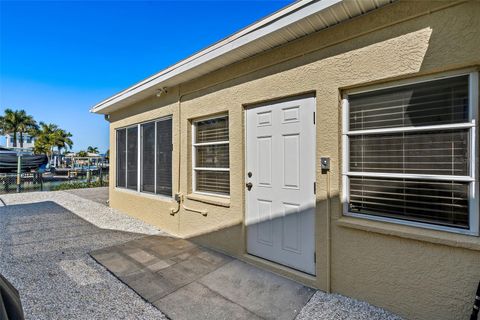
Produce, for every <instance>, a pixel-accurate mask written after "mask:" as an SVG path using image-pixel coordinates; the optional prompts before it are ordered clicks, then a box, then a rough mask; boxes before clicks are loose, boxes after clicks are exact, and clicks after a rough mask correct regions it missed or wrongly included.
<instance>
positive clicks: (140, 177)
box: [115, 115, 173, 200]
mask: <svg viewBox="0 0 480 320" xmlns="http://www.w3.org/2000/svg"><path fill="white" fill-rule="evenodd" d="M169 119H171V120H172V122H173V116H172V115H167V116H164V117H161V118H157V119H153V120H148V121H143V122H140V123H136V124H132V125H128V126H124V127H119V128H115V148H116V150H115V152H116V154H115V157H117V156H118V139H117V138H116V137H117V134H118V131H119V130H124V129H125V130H126V134H125V145H127V141H128V129H131V128H134V127H136V128H137V189H136V190H133V189H129V188H128V187H127V186H128V181H127V171H128V163H127V162H126V161H127V157H128V152H125V164H126V166H125V187H123V186H118V185H117V179H118V168H117V160H116V159H115V189H120V190H122V191H128V192H133V193H138V194H142V195H149V196H153V197H157V198H165V199H168V200H171V199H172V198H173V184H172V195H170V196H167V195H164V194H157V193H156V191H157V123H158V122H160V121H164V120H169ZM152 122H153V123H154V124H155V139H154V143H155V148H154V184H155V185H154V192H149V191H144V190H142V184H143V131H142V125H143V124H147V123H152ZM172 130H173V123H172ZM172 144H173V132H172ZM172 153H173V150H172ZM172 171H173V165H172ZM172 179H173V174H172Z"/></svg>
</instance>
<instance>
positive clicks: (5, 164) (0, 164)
mask: <svg viewBox="0 0 480 320" xmlns="http://www.w3.org/2000/svg"><path fill="white" fill-rule="evenodd" d="M19 156H20V157H21V165H22V172H29V171H32V170H35V171H39V170H40V171H43V170H45V168H46V166H47V164H48V157H47V156H46V155H44V154H41V155H35V154H32V153H31V152H24V151H16V150H12V149H9V148H5V147H0V173H13V172H17V166H18V157H19Z"/></svg>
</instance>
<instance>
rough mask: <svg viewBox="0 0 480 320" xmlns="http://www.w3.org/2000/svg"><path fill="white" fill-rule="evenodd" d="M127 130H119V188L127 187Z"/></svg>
mask: <svg viewBox="0 0 480 320" xmlns="http://www.w3.org/2000/svg"><path fill="white" fill-rule="evenodd" d="M126 173H127V130H126V129H120V130H117V187H120V188H126V187H127V176H126Z"/></svg>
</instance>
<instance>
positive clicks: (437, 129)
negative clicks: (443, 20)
mask: <svg viewBox="0 0 480 320" xmlns="http://www.w3.org/2000/svg"><path fill="white" fill-rule="evenodd" d="M475 77H476V74H467V75H461V76H454V77H448V78H444V79H439V80H431V81H425V82H421V83H413V84H408V85H403V86H398V87H393V88H386V89H379V90H375V91H369V92H364V93H357V94H349V95H348V98H347V99H346V100H345V101H344V102H345V103H344V106H345V110H344V112H345V113H346V116H345V117H344V119H345V122H347V123H345V124H344V125H345V126H346V128H347V129H346V130H344V143H346V146H345V147H346V150H347V153H346V154H345V155H346V157H347V159H344V161H345V164H344V177H345V178H344V182H345V183H344V184H345V189H344V191H345V193H346V194H347V199H346V210H347V212H348V213H349V214H352V213H353V214H356V215H359V216H362V215H364V216H376V217H386V218H389V219H390V218H391V219H399V220H403V221H412V222H419V223H427V224H432V225H438V226H443V227H447V228H458V229H465V230H478V210H477V207H476V206H473V207H472V198H473V192H474V189H475V185H474V180H475V179H474V178H475V177H474V172H475V170H474V169H475V168H474V165H475V160H474V159H475V157H474V155H473V152H474V150H473V149H474V148H473V146H474V139H475V136H474V128H475V118H474V116H473V115H474V114H475V113H474V112H473V111H474V110H472V108H473V107H472V104H473V101H471V97H472V93H471V87H472V86H471V81H474V80H475V79H476V78H475ZM472 79H473V80H472ZM475 81H476V80H475ZM475 108H476V107H475ZM472 221H476V222H475V224H476V225H472Z"/></svg>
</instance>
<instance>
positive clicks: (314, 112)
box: [313, 111, 315, 124]
mask: <svg viewBox="0 0 480 320" xmlns="http://www.w3.org/2000/svg"><path fill="white" fill-rule="evenodd" d="M313 124H315V111H313Z"/></svg>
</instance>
